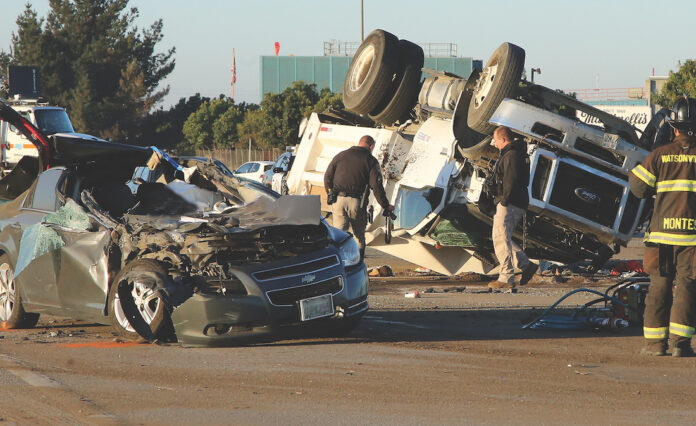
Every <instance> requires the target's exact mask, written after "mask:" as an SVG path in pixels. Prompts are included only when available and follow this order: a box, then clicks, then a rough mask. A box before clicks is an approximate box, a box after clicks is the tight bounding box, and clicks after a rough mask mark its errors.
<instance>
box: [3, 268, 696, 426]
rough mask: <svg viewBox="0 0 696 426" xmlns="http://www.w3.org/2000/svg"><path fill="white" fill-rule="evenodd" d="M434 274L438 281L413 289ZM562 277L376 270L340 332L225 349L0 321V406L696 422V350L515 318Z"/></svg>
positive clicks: (89, 411)
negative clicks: (391, 276) (500, 280)
mask: <svg viewBox="0 0 696 426" xmlns="http://www.w3.org/2000/svg"><path fill="white" fill-rule="evenodd" d="M595 284H596V283H595ZM429 287H433V288H434V289H435V292H434V293H426V294H423V295H422V297H420V298H417V299H410V298H405V297H404V293H406V292H409V291H412V290H418V291H423V290H425V289H427V288H429ZM463 287H466V288H463ZM445 289H446V290H448V292H446V293H445V292H444V290H445ZM567 290H568V288H557V287H556V286H554V285H550V284H549V283H541V284H539V285H537V286H535V287H530V288H527V287H524V288H523V289H521V291H520V292H518V293H516V294H511V293H500V294H489V293H487V292H486V291H484V287H482V286H480V283H462V282H451V281H437V280H436V281H432V280H429V281H418V280H413V279H411V280H385V281H379V282H377V281H375V282H373V283H372V285H371V296H370V304H371V310H370V312H369V313H368V315H367V316H366V317H365V318H364V320H363V322H361V324H360V326H359V327H358V328H357V329H356V331H355V332H354V333H353V334H351V335H350V336H348V337H346V338H331V339H329V338H321V339H317V338H311V337H308V336H286V337H283V338H282V340H279V341H272V342H259V343H255V344H251V345H248V346H244V347H232V348H219V349H191V348H182V347H180V346H178V345H176V344H167V345H148V344H132V343H127V342H118V341H115V340H114V336H113V335H112V334H111V332H110V329H109V327H106V326H101V325H93V324H84V323H79V322H71V321H69V320H63V319H59V318H51V317H48V318H43V319H42V321H41V322H40V323H39V327H38V328H36V329H33V330H22V331H5V332H2V333H1V334H0V398H1V399H2V403H1V404H0V417H1V418H2V421H3V422H6V423H8V424H12V423H16V424H66V423H69V424H193V423H199V424H200V423H206V424H326V423H332V424H455V423H456V424H461V423H465V422H466V423H486V424H500V423H515V424H529V423H535V424H538V423H553V424H557V423H572V424H599V423H601V424H654V423H673V424H674V423H676V424H693V423H694V419H696V413H695V412H694V408H693V395H695V394H696V368H694V367H696V359H672V358H671V357H661V358H645V357H641V356H639V355H637V352H638V350H639V349H640V347H641V345H642V337H640V330H639V329H637V328H628V329H623V330H620V331H615V330H606V331H592V330H579V331H552V330H522V329H521V327H520V326H521V324H523V323H524V322H525V321H526V320H529V319H530V318H532V317H533V316H534V315H537V314H538V313H539V312H540V311H541V309H543V308H545V307H547V306H549V305H550V304H551V303H552V302H553V301H555V300H556V299H558V298H559V297H560V296H561V295H563V294H564V293H565V292H566V291H567ZM592 298H593V296H591V295H577V297H573V298H571V299H568V301H567V303H565V304H564V305H565V306H566V307H575V306H579V305H581V304H583V303H585V302H587V301H588V300H590V299H592Z"/></svg>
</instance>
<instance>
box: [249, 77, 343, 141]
mask: <svg viewBox="0 0 696 426" xmlns="http://www.w3.org/2000/svg"><path fill="white" fill-rule="evenodd" d="M330 93H331V92H329V91H328V90H327V91H322V94H323V95H324V96H325V97H326V100H325V101H324V102H325V103H327V104H328V103H329V102H333V100H331V99H332V96H331V95H330ZM319 100H320V96H319V94H318V93H317V89H316V85H315V84H314V83H312V84H306V83H304V82H303V81H296V82H294V83H293V84H292V86H290V87H288V88H286V89H285V90H283V91H282V92H281V93H267V94H266V96H265V97H264V99H263V101H261V110H260V112H258V113H255V114H247V115H246V117H245V119H244V122H243V123H242V124H241V125H240V126H239V128H238V134H239V136H240V139H241V140H243V141H246V140H248V139H249V138H251V139H252V140H253V141H254V142H255V143H256V144H257V145H258V146H261V147H284V146H287V145H295V144H297V142H298V138H297V130H298V128H299V126H300V122H301V121H302V118H304V117H306V116H308V115H309V114H310V113H311V112H312V111H313V108H314V107H315V106H316V105H317V103H318V102H319ZM330 100H331V101H330Z"/></svg>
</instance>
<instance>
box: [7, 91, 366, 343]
mask: <svg viewBox="0 0 696 426" xmlns="http://www.w3.org/2000/svg"><path fill="white" fill-rule="evenodd" d="M0 119H2V120H6V121H9V122H10V123H12V124H13V125H14V126H15V127H17V128H18V129H20V130H21V131H22V133H23V134H24V135H25V136H26V137H27V139H29V140H30V141H32V142H33V143H34V144H35V145H36V146H37V148H38V151H39V157H38V158H36V157H24V158H23V159H22V160H21V161H20V162H19V163H18V164H17V166H16V167H15V168H14V169H13V170H12V171H11V172H10V173H9V174H8V175H7V176H5V177H4V178H3V179H2V180H0V198H1V199H2V201H3V202H4V203H3V204H2V205H0V320H1V321H2V324H3V326H4V327H5V328H23V327H32V326H34V325H35V324H36V323H37V321H38V318H39V315H40V314H42V313H50V314H53V315H58V316H68V317H71V318H76V319H82V320H87V321H95V322H98V323H111V325H112V326H113V328H114V330H115V331H116V333H117V334H119V335H121V336H123V337H126V338H139V336H140V338H144V339H146V340H148V341H155V340H170V341H171V340H178V341H179V342H181V343H182V344H184V345H186V346H219V345H227V344H231V343H234V342H236V341H239V339H240V338H245V337H252V336H257V335H262V334H268V333H271V332H273V331H277V330H278V329H282V328H284V327H285V326H312V325H314V326H316V327H317V331H321V332H322V333H331V334H342V333H346V332H349V331H350V330H351V329H352V328H354V327H355V325H356V324H357V322H358V321H359V319H360V317H361V316H362V314H363V313H364V312H365V311H366V310H367V309H368V304H367V286H368V278H367V272H366V268H365V264H364V263H363V262H362V261H361V259H360V256H359V252H358V247H357V244H356V243H355V242H354V240H353V238H351V236H350V235H349V234H346V233H344V232H342V231H340V230H337V229H335V228H332V227H330V226H328V225H327V224H326V223H325V222H324V220H323V219H322V218H321V216H320V207H319V204H320V203H319V199H318V197H313V196H309V197H302V196H284V197H279V198H278V195H277V194H275V193H274V192H272V191H269V190H267V189H265V188H264V187H263V186H262V185H258V184H255V183H252V182H248V181H246V180H243V179H238V178H235V177H230V176H227V175H226V174H225V173H224V172H223V171H221V170H220V168H219V167H218V166H216V164H215V163H214V162H204V161H200V160H198V159H186V160H182V161H181V162H176V161H175V160H173V159H172V158H170V157H169V156H168V155H167V154H165V153H162V152H160V151H159V150H158V149H156V148H143V147H136V146H130V145H121V144H114V143H110V144H104V143H101V142H93V141H88V140H82V139H79V138H69V137H62V136H53V137H50V138H47V137H45V136H44V135H43V134H41V132H40V131H38V130H37V129H36V128H35V127H33V126H32V125H31V124H30V123H28V122H27V121H26V120H24V119H23V118H22V117H20V116H19V115H17V114H16V113H15V112H14V110H12V109H11V108H10V107H9V106H8V105H7V104H5V103H4V102H1V101H0Z"/></svg>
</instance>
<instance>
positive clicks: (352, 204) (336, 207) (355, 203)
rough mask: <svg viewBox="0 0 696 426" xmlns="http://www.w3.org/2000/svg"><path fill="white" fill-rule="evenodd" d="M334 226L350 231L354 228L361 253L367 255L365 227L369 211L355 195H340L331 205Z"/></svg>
mask: <svg viewBox="0 0 696 426" xmlns="http://www.w3.org/2000/svg"><path fill="white" fill-rule="evenodd" d="M331 214H332V215H333V226H334V227H336V228H338V229H340V230H342V231H346V232H348V229H349V228H350V229H352V231H353V235H354V236H355V239H356V240H358V246H359V247H360V255H361V256H362V257H364V256H365V227H366V226H367V212H366V211H365V209H361V208H360V200H359V199H357V198H353V197H342V196H339V197H338V199H337V200H336V202H335V203H333V204H332V205H331Z"/></svg>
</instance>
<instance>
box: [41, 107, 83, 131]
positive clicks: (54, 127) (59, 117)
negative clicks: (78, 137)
mask: <svg viewBox="0 0 696 426" xmlns="http://www.w3.org/2000/svg"><path fill="white" fill-rule="evenodd" d="M34 116H35V117H36V127H38V128H39V129H40V130H41V131H42V132H44V133H45V134H47V135H52V134H54V133H74V132H75V130H74V129H73V126H72V123H70V118H68V113H66V112H65V110H63V109H36V110H34Z"/></svg>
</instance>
